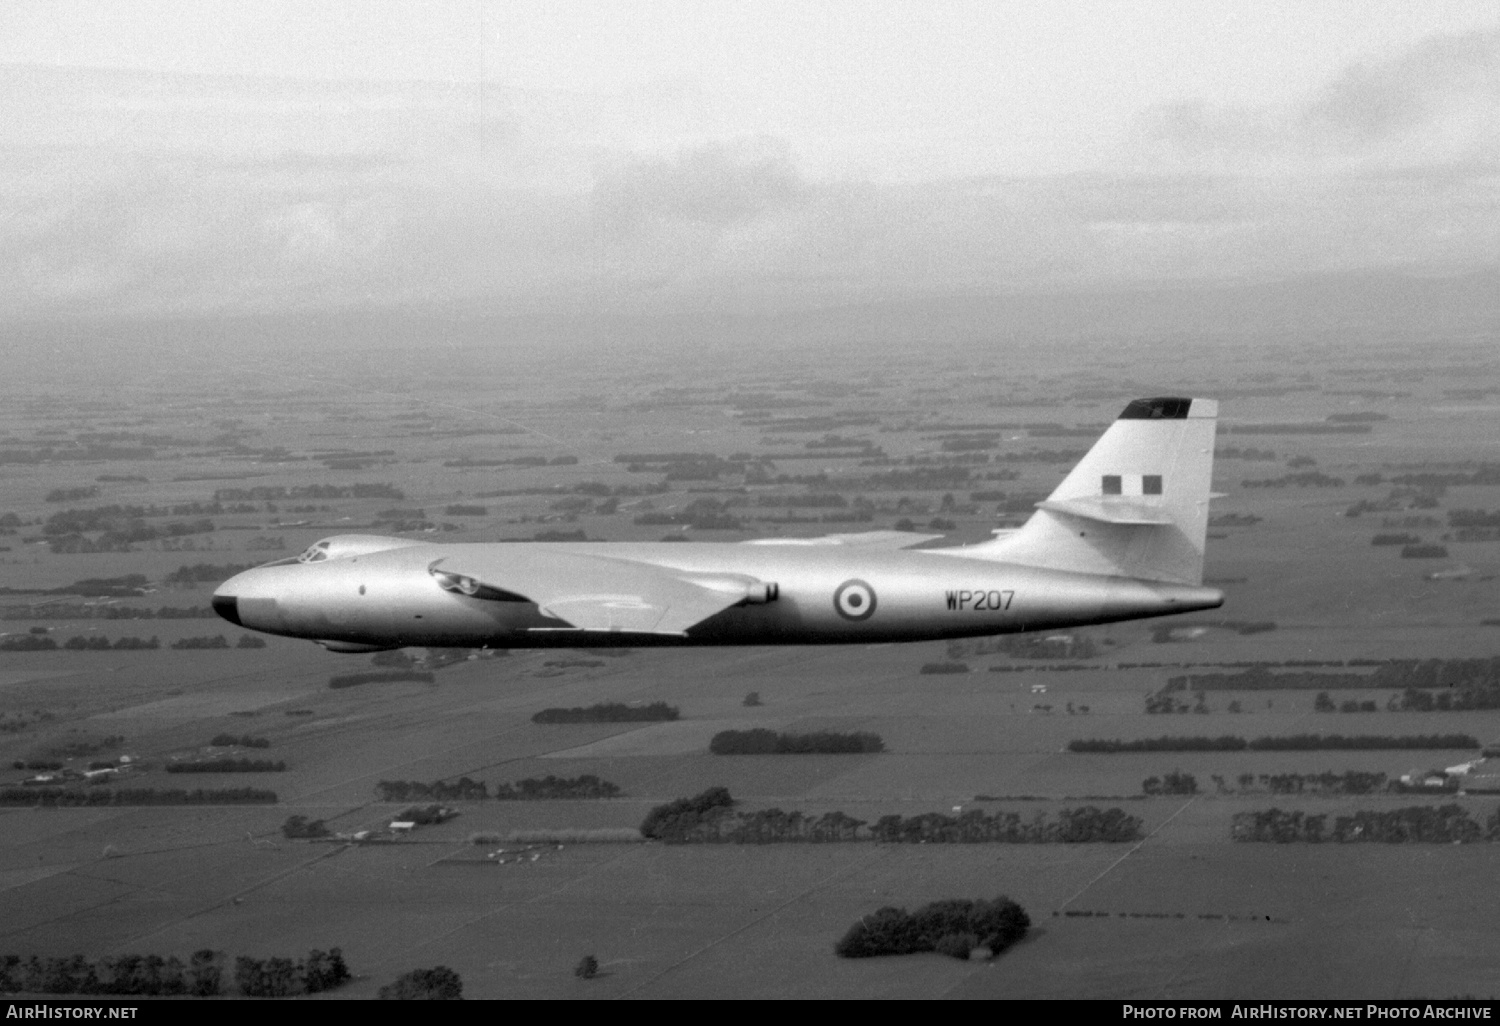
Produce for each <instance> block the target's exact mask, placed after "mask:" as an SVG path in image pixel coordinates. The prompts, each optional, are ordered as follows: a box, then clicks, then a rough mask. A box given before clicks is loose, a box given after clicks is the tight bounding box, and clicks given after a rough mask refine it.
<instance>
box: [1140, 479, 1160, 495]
mask: <svg viewBox="0 0 1500 1026" xmlns="http://www.w3.org/2000/svg"><path fill="white" fill-rule="evenodd" d="M1141 494H1143V495H1160V494H1161V475H1160V474H1147V475H1146V476H1145V477H1143V478H1141Z"/></svg>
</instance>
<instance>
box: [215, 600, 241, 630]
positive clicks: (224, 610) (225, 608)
mask: <svg viewBox="0 0 1500 1026" xmlns="http://www.w3.org/2000/svg"><path fill="white" fill-rule="evenodd" d="M209 604H210V605H212V606H213V607H214V612H216V613H218V614H219V615H220V616H222V617H223V618H224V619H226V620H228V621H229V622H230V623H232V624H234V625H235V626H236V627H243V626H244V624H242V623H240V600H239V599H237V598H235V597H234V596H233V595H215V596H214V597H213V598H212V599H210V600H209Z"/></svg>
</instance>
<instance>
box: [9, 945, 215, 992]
mask: <svg viewBox="0 0 1500 1026" xmlns="http://www.w3.org/2000/svg"><path fill="white" fill-rule="evenodd" d="M223 974H224V956H223V955H222V954H221V953H220V952H217V951H211V950H208V949H204V950H202V951H199V952H197V953H196V954H194V955H193V956H192V958H191V959H190V960H189V961H188V962H187V963H186V964H184V963H183V961H182V960H181V959H180V958H177V957H176V956H175V955H174V956H172V957H170V958H162V957H161V956H160V955H110V956H106V957H104V958H101V959H98V960H97V961H94V960H90V959H87V958H85V957H84V956H82V955H72V956H63V957H55V958H38V957H37V956H35V955H33V956H32V957H30V958H28V959H22V958H21V957H20V956H19V955H6V956H4V957H3V958H0V994H16V993H22V994H83V995H117V996H127V997H134V996H141V997H214V996H216V995H218V994H219V993H221V992H222V991H221V988H222V985H223Z"/></svg>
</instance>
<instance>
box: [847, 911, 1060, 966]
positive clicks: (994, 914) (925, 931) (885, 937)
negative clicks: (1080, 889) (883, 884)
mask: <svg viewBox="0 0 1500 1026" xmlns="http://www.w3.org/2000/svg"><path fill="white" fill-rule="evenodd" d="M1030 928H1031V918H1030V917H1029V916H1028V915H1027V914H1026V912H1025V911H1024V910H1023V909H1022V908H1021V906H1020V905H1017V904H1016V903H1015V902H1014V901H1011V900H1010V899H1009V898H1006V897H999V898H995V899H994V900H992V901H984V900H979V901H970V900H967V899H961V898H950V899H948V900H947V901H935V902H933V903H932V904H930V905H924V906H922V907H921V908H919V909H917V910H916V911H915V912H908V911H906V909H904V908H894V907H891V906H887V907H885V908H882V909H879V910H877V911H876V912H874V913H873V914H871V915H868V916H865V917H863V918H862V919H860V921H859V922H857V923H855V924H854V925H853V926H851V927H850V928H849V931H848V932H847V933H845V934H844V936H843V937H841V938H840V939H839V941H838V943H837V944H835V945H834V948H833V950H834V953H835V954H837V955H839V956H840V957H841V958H870V957H872V956H876V955H913V954H917V953H919V952H923V951H936V952H939V953H941V954H944V955H951V956H953V957H954V958H962V959H967V958H968V957H969V955H970V953H971V952H972V951H973V950H974V949H975V948H987V949H989V953H990V957H991V958H993V957H995V956H997V955H999V954H1000V953H1001V952H1003V951H1005V949H1006V948H1009V947H1010V946H1011V945H1012V944H1014V943H1016V942H1017V941H1019V940H1020V939H1021V938H1022V937H1025V936H1026V931H1027V930H1028V929H1030Z"/></svg>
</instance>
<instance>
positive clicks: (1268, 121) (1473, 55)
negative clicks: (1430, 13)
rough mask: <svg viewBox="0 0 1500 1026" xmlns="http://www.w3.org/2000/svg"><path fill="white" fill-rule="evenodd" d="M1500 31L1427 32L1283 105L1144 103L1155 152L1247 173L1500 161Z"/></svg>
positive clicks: (1148, 141) (1141, 125) (1142, 137)
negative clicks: (1396, 51) (1402, 47)
mask: <svg viewBox="0 0 1500 1026" xmlns="http://www.w3.org/2000/svg"><path fill="white" fill-rule="evenodd" d="M1497 109H1500V29H1490V30H1486V31H1474V32H1467V33H1461V34H1452V35H1448V34H1444V35H1435V36H1431V37H1428V38H1427V39H1425V40H1423V41H1421V42H1419V43H1418V44H1416V45H1415V46H1413V47H1411V48H1409V49H1407V50H1406V51H1404V52H1402V53H1399V54H1396V55H1394V56H1392V57H1388V58H1386V59H1384V60H1378V61H1364V62H1359V63H1356V64H1352V65H1350V66H1349V67H1347V68H1345V69H1344V70H1343V71H1342V72H1340V73H1339V74H1338V75H1336V76H1335V77H1334V78H1332V79H1331V80H1329V81H1328V82H1326V83H1324V84H1323V85H1322V86H1321V87H1319V88H1317V89H1315V90H1313V91H1312V92H1311V93H1309V94H1307V95H1305V96H1302V97H1300V98H1298V99H1297V100H1295V101H1294V102H1292V103H1289V104H1284V105H1281V106H1275V107H1271V106H1265V107H1258V106H1252V105H1243V104H1240V105H1236V104H1214V103H1209V102H1207V101H1202V100H1184V101H1179V102H1174V103H1167V104H1161V105H1157V106H1154V107H1151V108H1149V109H1147V110H1145V111H1143V112H1142V113H1141V114H1140V115H1139V116H1138V117H1137V119H1136V121H1135V125H1134V128H1135V131H1136V133H1137V138H1138V140H1139V141H1140V142H1141V143H1142V144H1143V145H1144V146H1145V148H1146V150H1147V152H1148V154H1149V156H1148V161H1149V160H1151V159H1156V160H1160V161H1162V162H1164V163H1167V164H1170V165H1172V166H1176V167H1178V168H1182V167H1189V166H1191V167H1198V168H1200V169H1208V168H1213V169H1218V170H1230V169H1235V168H1238V169H1240V170H1245V171H1278V172H1297V171H1320V172H1327V171H1335V172H1337V171H1340V170H1361V169H1369V168H1376V167H1386V168H1391V167H1402V166H1412V165H1418V164H1422V165H1429V166H1431V165H1441V164H1461V163H1473V162H1475V161H1476V160H1478V161H1484V160H1495V159H1500V119H1497V118H1496V116H1495V112H1496V110H1497Z"/></svg>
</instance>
